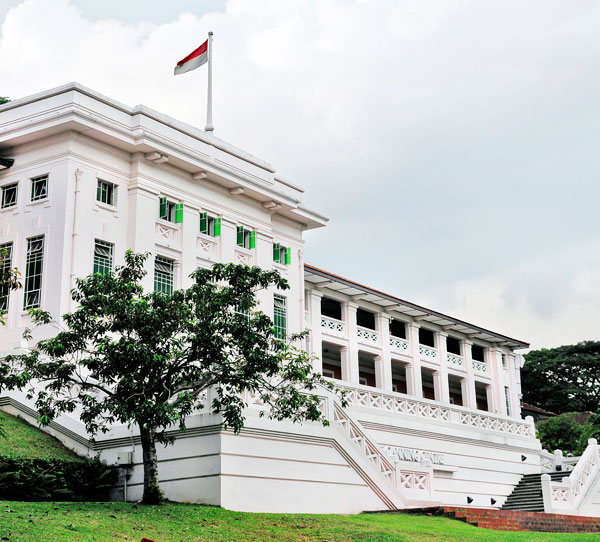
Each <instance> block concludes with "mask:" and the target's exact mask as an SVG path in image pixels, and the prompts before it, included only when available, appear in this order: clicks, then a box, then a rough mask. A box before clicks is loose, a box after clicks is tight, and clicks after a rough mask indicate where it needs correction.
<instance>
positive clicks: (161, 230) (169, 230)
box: [154, 220, 181, 247]
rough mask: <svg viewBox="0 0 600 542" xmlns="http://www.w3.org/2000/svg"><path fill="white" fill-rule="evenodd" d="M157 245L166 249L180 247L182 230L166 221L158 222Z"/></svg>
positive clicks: (155, 231) (155, 228)
mask: <svg viewBox="0 0 600 542" xmlns="http://www.w3.org/2000/svg"><path fill="white" fill-rule="evenodd" d="M154 235H155V238H156V244H158V245H163V246H166V247H179V245H180V242H181V237H180V229H179V227H178V226H176V225H175V224H173V225H171V224H170V223H169V222H166V221H165V220H157V221H156V222H155V224H154Z"/></svg>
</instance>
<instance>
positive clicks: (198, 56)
mask: <svg viewBox="0 0 600 542" xmlns="http://www.w3.org/2000/svg"><path fill="white" fill-rule="evenodd" d="M207 62H208V40H206V41H205V42H204V43H203V44H202V45H200V47H198V49H196V50H195V51H192V52H191V53H190V54H189V55H188V56H186V57H185V58H184V59H183V60H180V61H179V62H178V63H177V66H175V75H179V74H180V73H185V72H189V71H192V70H195V69H196V68H199V67H200V66H202V65H203V64H206V63H207Z"/></svg>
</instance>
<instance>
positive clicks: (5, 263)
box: [0, 243, 13, 311]
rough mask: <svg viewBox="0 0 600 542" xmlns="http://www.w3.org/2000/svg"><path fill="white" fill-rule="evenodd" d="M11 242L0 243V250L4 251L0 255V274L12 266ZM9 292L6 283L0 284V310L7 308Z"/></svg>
mask: <svg viewBox="0 0 600 542" xmlns="http://www.w3.org/2000/svg"><path fill="white" fill-rule="evenodd" d="M12 249H13V245H12V243H6V244H4V245H0V250H2V251H4V252H5V254H2V255H1V256H0V257H1V258H2V259H1V262H2V266H1V267H0V274H3V273H6V272H7V271H8V270H9V269H10V268H11V267H12ZM9 294H10V288H9V287H8V284H4V285H3V286H0V310H3V311H7V310H8V296H9Z"/></svg>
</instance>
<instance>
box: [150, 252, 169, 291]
mask: <svg viewBox="0 0 600 542" xmlns="http://www.w3.org/2000/svg"><path fill="white" fill-rule="evenodd" d="M173 267H174V266H173V260H169V259H168V258H163V257H162V256H157V257H156V259H155V260H154V291H155V292H161V293H163V294H172V293H173Z"/></svg>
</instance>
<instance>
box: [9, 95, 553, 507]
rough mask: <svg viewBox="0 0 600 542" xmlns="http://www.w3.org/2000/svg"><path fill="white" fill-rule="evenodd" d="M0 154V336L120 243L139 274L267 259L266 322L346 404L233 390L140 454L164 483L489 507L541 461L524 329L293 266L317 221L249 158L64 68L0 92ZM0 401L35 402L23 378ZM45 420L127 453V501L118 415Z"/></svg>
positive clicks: (342, 500) (132, 443)
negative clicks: (224, 417)
mask: <svg viewBox="0 0 600 542" xmlns="http://www.w3.org/2000/svg"><path fill="white" fill-rule="evenodd" d="M0 156H2V157H4V158H10V159H14V163H10V164H8V161H5V163H6V164H7V165H8V167H6V168H5V169H3V170H1V171H0V192H1V193H0V197H1V205H0V245H2V246H3V247H4V248H6V249H7V250H8V251H9V253H10V261H9V262H8V264H9V265H16V266H18V267H19V268H20V269H21V271H22V272H23V275H24V288H23V290H19V291H13V292H10V293H7V292H4V293H3V295H2V297H0V303H1V304H2V307H3V308H5V309H6V310H7V311H8V316H7V326H5V327H3V328H2V330H1V333H0V352H11V351H15V349H17V350H18V349H22V348H25V349H26V348H29V347H31V346H32V345H33V344H34V342H31V343H24V342H23V341H22V339H21V334H22V331H23V329H24V328H25V327H26V326H27V325H28V324H29V323H30V320H29V317H28V315H27V312H26V310H27V309H28V308H31V307H39V306H42V307H44V308H45V309H47V310H49V311H50V312H52V313H53V314H54V316H55V317H57V318H58V317H59V316H60V315H61V314H64V313H66V312H69V311H71V310H72V309H73V308H74V307H73V304H72V301H71V299H70V296H69V291H70V289H71V288H72V287H73V286H74V284H75V282H74V281H75V279H76V278H77V277H83V276H86V275H89V274H90V273H92V272H94V271H102V270H105V269H112V268H113V267H114V266H115V265H118V264H120V263H122V261H123V255H124V252H125V250H126V249H132V250H134V251H137V252H145V251H148V252H150V253H151V255H152V256H151V259H149V260H148V262H147V269H148V271H149V273H148V275H147V276H146V278H145V280H144V287H145V288H146V289H148V290H151V289H156V290H160V291H165V292H169V291H172V290H173V289H176V288H180V287H186V286H187V285H188V283H189V279H188V276H189V274H190V273H191V272H192V271H193V270H194V269H195V268H197V267H198V266H200V267H209V266H211V265H212V264H213V263H215V262H223V261H225V262H236V263H241V264H247V265H258V266H261V267H263V268H265V269H277V270H278V271H280V272H281V273H282V274H283V275H284V276H285V277H286V278H287V280H288V281H289V283H290V286H291V289H290V290H288V291H286V292H285V294H284V295H282V294H281V293H278V292H274V291H270V292H261V293H260V294H259V298H260V302H261V307H262V309H263V310H264V311H265V312H266V313H267V314H269V315H270V316H271V317H274V318H275V321H276V325H277V327H278V331H279V332H280V333H282V334H289V333H292V332H299V331H301V330H303V329H306V328H307V329H308V330H309V332H310V333H309V338H308V341H307V348H308V349H309V350H310V351H312V352H314V353H315V354H317V356H318V358H319V360H318V361H317V366H316V369H318V370H320V371H322V373H323V374H324V375H326V376H328V377H330V378H332V379H336V380H337V381H338V383H339V384H340V385H341V386H342V387H344V388H346V389H347V390H348V392H349V394H348V399H349V403H350V405H349V407H348V408H346V409H343V408H342V407H341V406H340V404H339V403H338V402H337V400H336V399H334V398H333V397H332V396H329V395H327V394H325V392H324V408H325V409H326V415H327V417H328V418H329V420H330V421H331V425H330V427H323V426H321V425H320V424H312V423H305V424H303V425H295V424H293V423H291V422H275V421H270V420H268V419H265V418H261V417H259V416H258V414H259V412H260V410H261V408H262V407H261V404H260V398H259V397H254V396H252V395H250V394H249V395H248V396H247V401H248V404H249V406H248V410H247V422H246V426H245V428H244V430H243V431H242V433H241V434H240V435H237V436H236V435H234V434H233V433H232V432H230V431H226V430H223V428H222V424H221V417H220V415H219V414H214V413H210V412H209V411H207V412H206V413H202V414H197V415H194V416H192V417H191V419H190V420H189V422H188V423H187V426H188V430H187V432H186V433H183V434H180V433H176V435H175V436H176V441H175V444H174V445H173V446H169V447H165V448H163V449H160V450H159V475H160V480H161V486H162V487H163V489H164V490H165V492H166V495H167V497H168V498H169V499H172V500H180V501H187V502H199V503H207V504H216V505H221V506H223V507H226V508H230V509H235V510H252V511H265V512H343V513H350V512H358V511H361V510H384V509H395V508H405V507H411V506H429V505H432V504H435V503H443V504H446V505H461V506H462V505H465V504H467V502H468V503H470V506H477V507H490V506H495V507H499V506H501V505H502V504H503V503H504V501H505V500H506V498H507V496H508V495H509V494H510V493H511V492H512V491H513V488H514V487H515V486H516V485H517V483H518V482H519V480H520V479H521V477H522V475H523V474H532V473H540V472H541V471H540V444H539V442H538V441H537V440H536V438H535V428H534V425H533V420H532V419H531V418H528V419H527V420H525V421H524V420H522V419H521V408H520V405H519V393H520V377H519V372H520V367H521V365H522V357H521V355H520V354H519V353H518V352H519V350H520V349H523V348H525V347H527V346H528V345H527V343H525V342H523V341H520V340H516V339H513V338H510V337H507V336H505V335H503V334H501V333H497V332H494V331H490V330H487V329H484V328H482V327H480V326H478V325H475V324H471V323H468V322H464V321H461V320H459V319H457V318H454V317H452V316H448V315H445V314H441V313H439V312H437V311H434V310H432V309H428V308H425V307H421V306H419V305H416V304H414V303H411V302H409V301H405V300H403V299H400V298H398V297H395V296H393V295H389V294H386V293H383V292H380V291H378V290H375V289H373V288H371V287H368V286H364V285H361V284H358V283H356V282H354V281H352V280H349V279H346V278H343V277H340V276H337V275H334V274H332V273H329V272H327V271H324V270H322V269H318V268H316V267H313V266H310V265H307V264H305V262H304V256H303V254H304V252H303V246H304V241H303V237H302V236H303V232H304V231H305V230H308V229H313V228H319V227H322V226H324V225H325V224H326V223H327V219H326V218H325V217H323V216H322V215H320V214H319V213H318V212H315V211H311V210H310V209H307V208H306V207H305V205H304V204H303V190H302V189H301V188H299V187H298V186H296V185H295V184H293V183H291V182H289V181H287V180H286V179H285V178H283V177H280V176H279V175H278V174H277V173H276V172H275V169H274V168H273V167H272V166H271V165H270V164H268V163H267V162H265V161H264V160H262V159H260V158H256V157H254V156H251V155H250V154H248V153H246V152H245V151H243V150H241V149H238V148H236V147H233V146H232V145H230V144H228V143H226V142H224V141H221V140H220V139H217V138H216V137H214V136H213V135H211V134H209V133H205V132H204V131H202V130H199V129H196V128H194V127H192V126H189V125H187V124H185V123H182V122H179V121H176V120H174V119H172V118H169V117H167V116H165V115H163V114H161V113H158V112H156V111H153V110H150V109H148V108H146V107H143V106H137V107H134V108H131V107H128V106H125V105H122V104H120V103H118V102H116V101H114V100H112V99H110V98H107V97H105V96H102V95H100V94H98V93H96V92H94V91H92V90H90V89H87V88H84V87H82V86H80V85H78V84H70V85H65V86H63V87H60V88H57V89H53V90H49V91H46V92H42V93H40V94H37V95H35V96H30V97H28V98H23V99H20V100H16V101H14V102H11V103H8V104H5V105H2V106H0ZM315 174H316V175H318V174H319V172H318V171H316V172H315ZM384 263H385V262H383V261H382V262H381V264H384ZM374 265H378V262H374ZM40 338H42V335H41V334H39V333H38V335H37V336H36V337H35V340H36V341H37V340H39V339H40ZM0 404H2V405H3V408H5V409H6V410H8V411H11V412H14V413H19V414H21V415H23V416H25V417H27V418H29V419H34V417H35V412H34V411H33V410H32V404H31V403H30V402H29V401H27V399H26V398H25V396H24V394H21V393H17V392H14V393H12V392H11V393H10V394H8V395H6V396H5V397H3V398H0ZM49 431H51V432H52V433H53V434H55V435H56V436H58V437H59V438H60V439H61V440H62V441H63V442H64V443H66V444H67V445H69V446H70V447H72V448H73V449H75V450H77V451H78V452H80V453H86V454H91V455H95V454H98V453H99V454H100V455H101V457H102V458H103V459H105V460H106V461H108V462H115V461H117V459H119V460H120V461H125V460H124V459H123V458H128V456H129V453H132V458H133V467H132V468H131V469H130V471H131V478H130V480H129V482H128V492H127V498H128V499H129V500H137V499H139V498H140V497H141V490H142V467H141V446H140V441H139V436H138V435H137V434H136V430H135V429H130V428H128V427H126V426H124V425H116V426H114V427H113V428H112V430H111V432H110V433H108V434H105V435H98V436H97V437H96V439H95V440H94V441H92V440H90V437H89V435H87V434H86V432H85V430H84V426H83V424H82V423H81V421H80V420H79V419H78V418H77V416H76V415H74V416H62V417H61V418H60V419H58V420H57V421H56V422H55V423H53V424H52V425H51V427H50V429H49ZM127 461H128V460H127ZM127 461H126V462H127ZM119 498H123V495H120V496H119Z"/></svg>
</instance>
